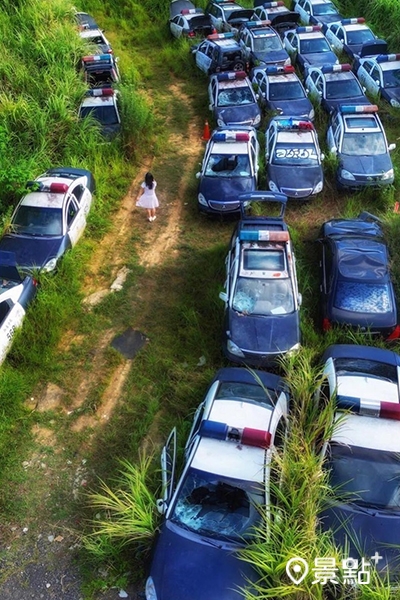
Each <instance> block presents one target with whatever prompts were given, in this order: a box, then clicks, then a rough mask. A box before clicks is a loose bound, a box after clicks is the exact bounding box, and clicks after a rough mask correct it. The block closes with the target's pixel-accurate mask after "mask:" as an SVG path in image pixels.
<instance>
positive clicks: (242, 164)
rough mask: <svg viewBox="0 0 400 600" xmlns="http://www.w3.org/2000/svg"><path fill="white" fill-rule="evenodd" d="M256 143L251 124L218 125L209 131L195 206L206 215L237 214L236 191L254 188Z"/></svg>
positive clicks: (257, 149)
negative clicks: (210, 132) (210, 133)
mask: <svg viewBox="0 0 400 600" xmlns="http://www.w3.org/2000/svg"><path fill="white" fill-rule="evenodd" d="M258 154H259V146H258V141H257V135H256V131H255V129H254V128H253V127H244V126H240V127H239V126H231V127H220V128H218V129H216V130H214V131H213V132H212V135H211V139H210V140H209V141H208V143H207V146H206V151H205V154H204V158H203V163H202V168H201V171H200V172H199V173H197V175H196V177H197V178H198V179H199V186H198V196H197V198H198V207H199V210H200V211H201V212H204V213H208V214H218V215H223V214H228V213H239V212H240V202H239V199H238V196H239V194H242V193H245V192H252V191H254V190H255V189H257V180H258Z"/></svg>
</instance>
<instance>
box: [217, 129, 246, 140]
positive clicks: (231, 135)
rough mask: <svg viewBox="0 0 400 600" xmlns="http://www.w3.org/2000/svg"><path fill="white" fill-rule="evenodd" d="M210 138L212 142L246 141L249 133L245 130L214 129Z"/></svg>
mask: <svg viewBox="0 0 400 600" xmlns="http://www.w3.org/2000/svg"><path fill="white" fill-rule="evenodd" d="M212 139H213V141H214V142H248V141H249V140H250V135H249V134H248V133H247V132H245V131H216V132H215V133H213V136H212Z"/></svg>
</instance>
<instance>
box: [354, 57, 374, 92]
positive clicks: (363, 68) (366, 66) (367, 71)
mask: <svg viewBox="0 0 400 600" xmlns="http://www.w3.org/2000/svg"><path fill="white" fill-rule="evenodd" d="M373 66H374V63H373V62H371V61H370V60H364V61H363V62H362V63H360V66H359V68H358V70H357V77H358V79H359V81H360V82H361V83H362V85H363V86H365V88H366V89H367V90H368V92H371V91H372V88H373V87H374V85H373V84H374V82H373V80H372V78H371V71H372V69H373Z"/></svg>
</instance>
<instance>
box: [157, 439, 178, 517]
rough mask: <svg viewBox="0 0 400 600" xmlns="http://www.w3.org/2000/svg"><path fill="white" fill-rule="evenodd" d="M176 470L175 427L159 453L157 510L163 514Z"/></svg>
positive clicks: (168, 500) (169, 498)
mask: <svg viewBox="0 0 400 600" xmlns="http://www.w3.org/2000/svg"><path fill="white" fill-rule="evenodd" d="M175 470H176V427H174V428H173V430H172V431H171V433H170V434H169V436H168V439H167V443H166V444H165V446H164V447H163V449H162V451H161V482H162V498H160V499H159V500H157V509H158V511H159V512H160V513H161V514H164V513H165V512H166V510H167V508H168V504H169V503H170V501H171V498H172V496H173V494H174V491H175Z"/></svg>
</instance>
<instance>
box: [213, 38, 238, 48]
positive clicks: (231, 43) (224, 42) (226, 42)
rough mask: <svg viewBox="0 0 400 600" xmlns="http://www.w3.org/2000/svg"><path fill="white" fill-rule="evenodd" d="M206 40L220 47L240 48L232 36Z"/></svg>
mask: <svg viewBox="0 0 400 600" xmlns="http://www.w3.org/2000/svg"><path fill="white" fill-rule="evenodd" d="M208 41H209V42H212V43H213V44H215V45H216V46H220V47H221V48H240V45H239V44H238V42H237V40H235V39H233V38H228V39H220V40H208Z"/></svg>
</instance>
